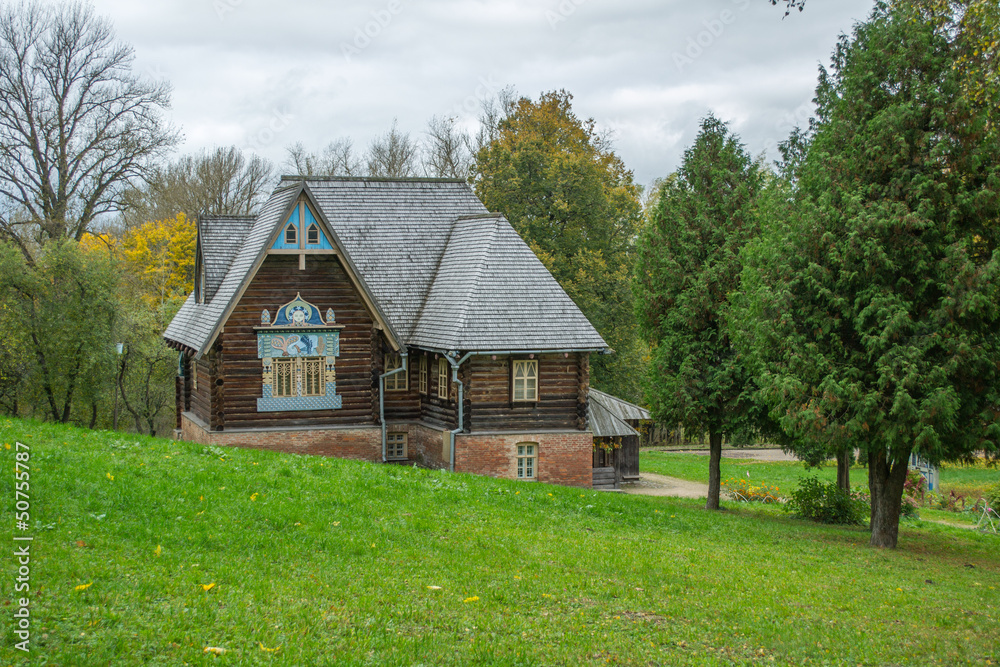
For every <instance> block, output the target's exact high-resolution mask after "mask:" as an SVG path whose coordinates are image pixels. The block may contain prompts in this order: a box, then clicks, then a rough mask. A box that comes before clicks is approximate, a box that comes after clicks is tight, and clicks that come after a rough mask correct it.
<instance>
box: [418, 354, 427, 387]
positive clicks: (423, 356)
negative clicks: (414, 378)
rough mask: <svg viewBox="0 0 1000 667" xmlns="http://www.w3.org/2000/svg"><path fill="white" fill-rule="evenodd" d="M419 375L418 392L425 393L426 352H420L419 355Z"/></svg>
mask: <svg viewBox="0 0 1000 667" xmlns="http://www.w3.org/2000/svg"><path fill="white" fill-rule="evenodd" d="M419 377H420V381H419V383H418V384H419V386H420V393H421V394H426V393H427V355H426V354H421V355H420V376H419Z"/></svg>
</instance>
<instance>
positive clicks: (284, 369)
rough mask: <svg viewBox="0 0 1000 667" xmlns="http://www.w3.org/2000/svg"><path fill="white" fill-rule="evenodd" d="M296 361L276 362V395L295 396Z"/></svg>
mask: <svg viewBox="0 0 1000 667" xmlns="http://www.w3.org/2000/svg"><path fill="white" fill-rule="evenodd" d="M296 393H298V392H296V390H295V360H294V359H275V360H274V395H275V396H295V394H296Z"/></svg>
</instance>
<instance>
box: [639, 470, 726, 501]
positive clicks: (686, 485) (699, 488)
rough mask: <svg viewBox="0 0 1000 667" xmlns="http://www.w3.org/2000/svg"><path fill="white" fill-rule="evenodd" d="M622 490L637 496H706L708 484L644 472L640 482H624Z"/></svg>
mask: <svg viewBox="0 0 1000 667" xmlns="http://www.w3.org/2000/svg"><path fill="white" fill-rule="evenodd" d="M622 491H624V492H625V493H631V494H633V495H637V496H673V497H675V498H706V497H708V484H702V483H701V482H689V481H687V480H685V479H677V478H676V477H667V476H666V475H657V474H655V473H651V472H644V473H641V474H640V475H639V481H638V482H632V483H630V484H622Z"/></svg>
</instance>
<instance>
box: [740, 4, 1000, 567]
mask: <svg viewBox="0 0 1000 667" xmlns="http://www.w3.org/2000/svg"><path fill="white" fill-rule="evenodd" d="M919 4H920V3H914V4H901V5H899V6H896V7H893V8H889V7H888V6H886V5H884V4H880V5H878V6H877V7H876V9H875V11H874V12H873V14H872V16H871V18H870V19H869V20H868V21H867V22H866V23H864V24H861V25H859V26H857V27H856V28H855V30H854V32H853V35H852V36H851V37H847V36H844V37H842V38H841V40H840V42H839V44H838V46H837V49H836V51H835V54H834V58H833V63H832V67H831V70H830V71H827V70H823V71H822V72H821V76H820V82H819V85H818V87H817V93H816V101H817V105H818V118H817V122H816V125H815V128H814V129H815V136H814V138H813V140H812V143H811V145H810V146H809V149H808V155H807V156H806V158H805V161H804V163H803V164H802V167H801V172H800V173H801V178H800V181H799V184H798V192H797V193H796V198H795V200H794V202H793V204H794V205H793V206H792V207H791V213H790V215H788V216H787V217H785V218H784V219H772V220H770V221H769V223H768V229H767V231H766V233H765V234H764V235H763V236H762V237H761V239H760V240H759V242H756V243H754V244H752V245H751V246H750V247H748V249H747V252H746V257H747V270H746V273H745V275H744V289H745V299H746V303H745V310H744V312H745V313H746V314H747V317H746V318H745V319H746V321H747V323H748V326H747V327H746V331H745V334H744V338H743V340H742V342H741V344H740V346H741V348H742V349H745V350H746V351H747V352H748V354H751V355H753V356H755V357H756V358H757V359H758V360H759V362H760V368H761V373H760V375H759V378H758V382H759V383H760V385H761V395H762V396H763V397H764V398H765V399H766V400H767V402H768V404H769V405H770V406H771V408H772V415H773V416H774V417H775V418H777V419H779V420H780V422H781V425H782V427H783V429H784V430H785V431H786V433H788V434H790V435H793V436H794V437H796V438H798V439H800V440H801V441H803V442H807V443H809V446H811V447H816V446H822V447H826V448H827V449H828V451H835V450H836V448H838V447H843V446H844V445H845V444H846V443H850V444H851V446H857V447H859V448H860V449H861V450H862V453H863V455H864V456H865V457H866V458H867V462H868V486H869V491H870V493H871V507H872V513H871V542H870V543H871V545H872V546H875V547H895V546H896V544H897V541H898V531H899V512H900V503H901V498H902V493H903V485H904V482H905V479H906V472H907V463H908V459H909V457H910V454H911V453H912V452H916V453H918V454H920V455H921V456H922V457H924V458H926V459H928V460H930V461H932V462H939V461H943V460H956V459H958V460H960V459H968V458H970V457H972V456H974V454H975V452H977V451H986V452H987V453H990V454H992V455H994V456H996V455H998V454H1000V252H998V250H997V248H998V241H1000V226H998V225H997V220H998V218H1000V127H998V125H997V120H998V118H997V115H998V114H997V110H996V107H992V108H990V107H987V106H983V105H979V104H976V103H974V100H971V99H970V98H969V97H967V95H965V93H964V91H965V90H966V88H965V86H964V84H963V79H964V78H965V77H966V76H967V72H964V71H963V70H962V69H961V68H959V67H956V66H955V64H956V62H957V57H958V55H959V54H960V53H961V49H962V43H961V37H960V36H958V35H956V33H955V32H953V31H949V30H942V29H940V27H939V26H936V25H935V24H934V23H933V22H928V21H923V20H920V19H921V11H922V8H921V7H920V6H919Z"/></svg>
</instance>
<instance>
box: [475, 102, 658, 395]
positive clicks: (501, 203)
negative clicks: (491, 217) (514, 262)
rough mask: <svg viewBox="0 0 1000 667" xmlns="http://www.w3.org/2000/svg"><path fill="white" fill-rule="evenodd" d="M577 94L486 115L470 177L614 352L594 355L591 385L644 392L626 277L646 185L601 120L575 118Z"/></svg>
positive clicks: (618, 391) (520, 104)
mask: <svg viewBox="0 0 1000 667" xmlns="http://www.w3.org/2000/svg"><path fill="white" fill-rule="evenodd" d="M572 99H573V98H572V95H570V94H569V93H567V92H566V91H559V92H551V93H545V94H543V95H542V96H541V98H540V99H539V100H538V101H537V102H534V101H532V100H530V99H528V98H524V97H522V98H520V99H517V100H507V101H504V99H501V103H500V106H499V107H497V106H496V105H494V106H493V107H492V110H493V112H492V113H491V114H490V115H488V116H487V117H485V118H484V120H483V129H482V131H481V133H480V142H481V147H480V148H479V150H478V152H477V153H476V163H475V168H474V172H473V184H474V187H475V190H476V194H477V195H479V198H480V199H481V200H482V201H483V203H484V204H485V205H486V206H487V207H488V208H489V209H490V210H492V211H499V212H502V213H503V214H504V215H505V216H506V217H507V219H508V220H509V221H510V222H511V224H512V225H513V226H514V228H515V229H516V230H517V231H518V233H519V234H520V235H521V236H522V237H523V238H524V239H525V241H527V243H528V244H529V245H530V246H531V247H532V249H533V250H534V251H535V253H536V254H537V255H538V256H539V258H540V259H541V260H542V261H543V262H544V263H545V264H546V266H547V267H548V268H549V270H550V271H551V272H552V274H553V275H554V276H555V278H556V280H558V281H559V284H560V285H562V287H563V289H565V290H566V292H567V293H568V294H569V296H570V297H571V298H573V300H574V301H575V302H576V304H577V305H578V306H580V309H581V310H582V311H583V313H584V315H586V316H587V317H588V318H589V319H590V321H591V322H592V323H593V324H594V326H595V327H596V329H597V330H598V332H600V333H601V335H602V336H604V339H605V340H606V341H607V342H608V343H609V344H610V345H611V347H612V348H613V349H614V350H615V351H616V354H615V355H613V358H608V357H604V356H598V357H596V358H595V359H594V361H593V366H592V369H593V381H594V384H595V385H596V386H598V387H601V388H602V389H605V390H607V391H610V392H612V393H616V394H618V395H621V396H623V397H626V398H630V399H632V400H638V399H639V397H640V395H641V390H640V383H639V375H640V372H639V369H640V367H641V364H642V361H641V360H642V357H643V354H644V348H643V346H642V342H641V340H640V338H639V336H638V333H637V331H636V325H635V316H634V314H633V313H632V309H631V298H630V296H631V295H630V287H629V278H628V277H629V270H630V268H629V267H630V266H631V262H632V260H631V252H632V247H633V242H634V239H635V235H636V231H637V229H638V227H639V221H640V219H641V208H640V204H639V188H638V186H636V185H635V183H634V181H633V179H632V172H630V171H629V170H628V169H626V168H625V165H624V164H623V163H622V161H621V160H620V159H619V158H618V156H617V155H615V153H614V151H612V150H611V148H610V146H609V145H608V142H607V141H606V140H603V139H602V137H601V136H600V135H599V133H598V132H597V131H596V128H595V123H594V121H593V120H592V119H589V120H585V121H581V120H580V119H579V118H577V117H576V115H575V114H574V113H573V110H572V104H571V102H572Z"/></svg>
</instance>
